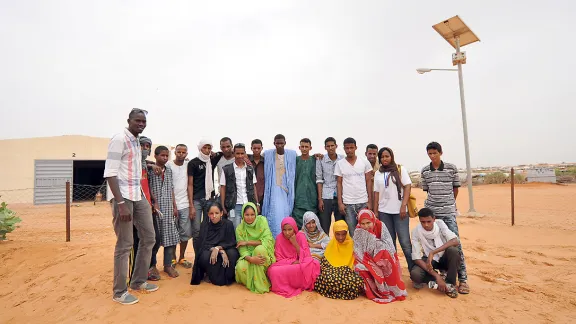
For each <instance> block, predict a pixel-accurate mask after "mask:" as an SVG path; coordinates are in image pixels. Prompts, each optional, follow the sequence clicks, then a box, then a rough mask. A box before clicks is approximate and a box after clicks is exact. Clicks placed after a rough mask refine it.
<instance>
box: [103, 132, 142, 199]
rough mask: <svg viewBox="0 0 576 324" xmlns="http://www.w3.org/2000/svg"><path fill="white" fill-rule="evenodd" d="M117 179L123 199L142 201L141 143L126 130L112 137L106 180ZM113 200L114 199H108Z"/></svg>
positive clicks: (106, 166)
mask: <svg viewBox="0 0 576 324" xmlns="http://www.w3.org/2000/svg"><path fill="white" fill-rule="evenodd" d="M108 177H116V178H117V179H118V186H119V187H120V193H122V197H124V198H125V199H128V200H131V201H139V200H141V199H142V185H141V183H140V181H141V180H142V151H141V150H140V141H139V140H138V138H137V137H135V136H134V135H132V133H130V131H129V130H128V129H127V128H125V129H124V132H123V133H119V134H116V135H114V137H112V140H110V144H109V145H108V156H107V157H106V165H105V168H104V178H108ZM108 198H113V197H108Z"/></svg>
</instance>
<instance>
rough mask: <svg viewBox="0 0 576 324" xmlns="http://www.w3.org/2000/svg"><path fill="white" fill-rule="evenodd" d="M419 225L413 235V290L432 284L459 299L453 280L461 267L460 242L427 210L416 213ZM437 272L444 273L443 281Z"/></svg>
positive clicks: (454, 280) (411, 276) (411, 272)
mask: <svg viewBox="0 0 576 324" xmlns="http://www.w3.org/2000/svg"><path fill="white" fill-rule="evenodd" d="M418 219H419V220H420V224H419V225H418V226H417V227H416V228H415V229H414V230H413V231H412V260H414V263H416V265H415V266H414V267H413V268H412V270H411V271H410V279H412V281H413V282H414V287H415V288H422V286H423V285H424V284H426V283H429V282H432V283H433V285H430V287H433V286H436V285H437V289H438V290H440V291H441V292H443V293H446V295H448V296H449V297H452V298H456V297H458V290H457V289H456V276H457V274H458V268H459V267H460V252H459V251H458V248H457V246H458V244H460V241H459V240H458V237H457V236H456V234H454V232H452V231H451V230H450V229H448V226H446V224H445V223H444V222H443V221H442V220H439V219H438V220H437V219H436V217H435V216H434V213H433V212H432V210H431V209H430V208H422V209H420V210H419V211H418ZM436 269H439V270H444V271H446V279H444V278H443V277H442V275H440V274H439V273H438V272H436Z"/></svg>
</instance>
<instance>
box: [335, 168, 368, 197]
mask: <svg viewBox="0 0 576 324" xmlns="http://www.w3.org/2000/svg"><path fill="white" fill-rule="evenodd" d="M370 171H372V165H370V162H368V160H365V159H362V158H360V157H356V163H354V165H351V164H350V162H348V161H347V160H346V159H345V158H344V159H342V160H340V161H338V162H336V167H334V175H335V176H337V177H342V201H343V202H344V204H346V205H350V204H364V203H367V202H368V192H367V190H366V173H368V172H370Z"/></svg>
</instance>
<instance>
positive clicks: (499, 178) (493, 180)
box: [484, 172, 508, 184]
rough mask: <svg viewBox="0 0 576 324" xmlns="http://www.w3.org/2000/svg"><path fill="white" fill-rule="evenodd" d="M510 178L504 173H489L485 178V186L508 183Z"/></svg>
mask: <svg viewBox="0 0 576 324" xmlns="http://www.w3.org/2000/svg"><path fill="white" fill-rule="evenodd" d="M507 179H508V177H507V176H506V175H505V174H504V173H502V172H494V173H489V174H487V175H486V176H485V177H484V183H485V184H500V183H504V182H506V180H507Z"/></svg>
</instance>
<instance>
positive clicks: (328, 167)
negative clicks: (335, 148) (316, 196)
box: [316, 154, 344, 199]
mask: <svg viewBox="0 0 576 324" xmlns="http://www.w3.org/2000/svg"><path fill="white" fill-rule="evenodd" d="M343 158H344V157H343V156H342V155H340V154H336V160H335V161H332V159H330V156H328V154H326V155H324V157H323V158H322V160H321V161H320V163H316V183H317V184H318V183H322V199H335V198H337V196H336V183H337V182H336V176H335V175H334V167H335V166H336V162H338V161H340V160H342V159H343Z"/></svg>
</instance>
